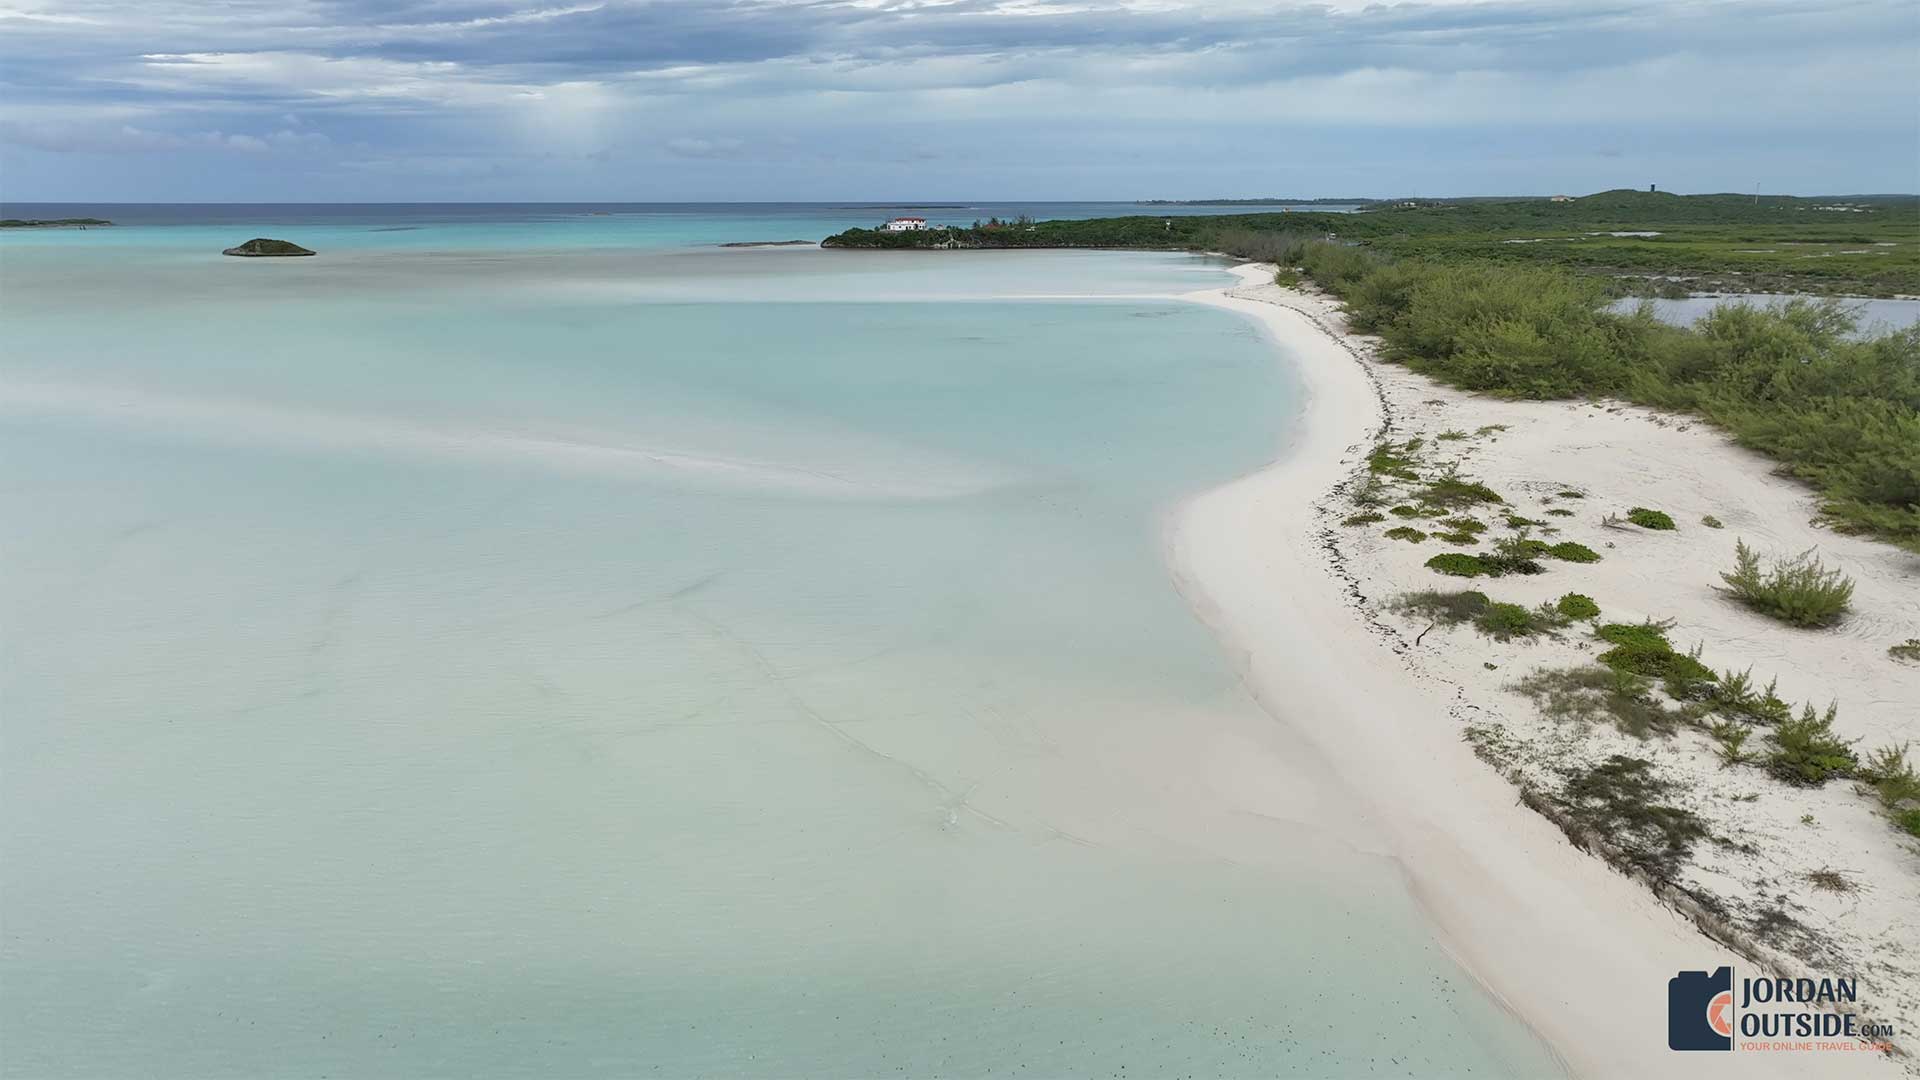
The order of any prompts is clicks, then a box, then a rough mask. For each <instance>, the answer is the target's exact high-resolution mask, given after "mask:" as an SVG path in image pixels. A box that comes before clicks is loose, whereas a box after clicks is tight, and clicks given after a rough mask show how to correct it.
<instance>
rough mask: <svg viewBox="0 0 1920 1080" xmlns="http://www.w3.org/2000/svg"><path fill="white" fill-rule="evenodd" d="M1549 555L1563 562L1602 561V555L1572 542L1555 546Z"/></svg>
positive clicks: (1583, 545)
mask: <svg viewBox="0 0 1920 1080" xmlns="http://www.w3.org/2000/svg"><path fill="white" fill-rule="evenodd" d="M1547 554H1549V555H1551V556H1553V557H1554V558H1556V559H1559V560H1560V561H1562V562H1577V563H1593V562H1599V561H1600V553H1599V552H1597V551H1595V550H1593V549H1592V548H1590V547H1588V546H1587V545H1585V544H1576V543H1574V542H1573V541H1571V540H1567V541H1564V542H1562V543H1558V544H1555V545H1553V546H1552V547H1550V548H1548V549H1547Z"/></svg>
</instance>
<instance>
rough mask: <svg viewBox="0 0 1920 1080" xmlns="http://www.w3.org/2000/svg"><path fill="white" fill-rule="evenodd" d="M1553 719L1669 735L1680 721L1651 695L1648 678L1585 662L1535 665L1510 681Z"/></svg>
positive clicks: (1677, 714)
mask: <svg viewBox="0 0 1920 1080" xmlns="http://www.w3.org/2000/svg"><path fill="white" fill-rule="evenodd" d="M1513 689H1514V691H1515V692H1517V693H1520V694H1524V695H1525V696H1527V697H1528V698H1531V699H1532V700H1533V703H1534V704H1535V705H1537V706H1539V708H1540V711H1541V713H1542V714H1544V715H1545V716H1547V717H1548V718H1550V719H1554V720H1574V721H1580V722H1583V723H1596V722H1602V721H1604V722H1606V723H1610V724H1612V725H1613V726H1615V727H1617V728H1619V729H1620V730H1621V731H1623V732H1625V733H1626V734H1628V735H1632V736H1633V737H1634V738H1636V739H1644V738H1646V737H1648V736H1649V735H1654V734H1659V735H1671V734H1673V733H1674V732H1675V731H1677V730H1678V729H1679V727H1680V725H1681V724H1682V723H1683V722H1684V721H1686V719H1687V716H1686V714H1685V713H1683V712H1681V711H1680V710H1678V709H1672V708H1668V707H1667V706H1666V705H1664V704H1662V703H1661V702H1660V700H1659V699H1658V698H1656V697H1654V695H1653V687H1652V683H1650V682H1648V681H1647V680H1646V679H1643V678H1641V677H1640V676H1638V675H1635V674H1633V673H1632V672H1630V671H1617V670H1615V669H1613V668H1607V667H1601V666H1600V665H1598V664H1587V665H1584V666H1581V667H1572V668H1565V669H1562V670H1558V671H1536V672H1534V673H1533V674H1531V675H1529V676H1527V677H1526V678H1524V679H1522V680H1520V681H1519V682H1517V683H1515V684H1514V685H1513Z"/></svg>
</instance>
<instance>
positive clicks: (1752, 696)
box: [1705, 668, 1793, 727]
mask: <svg viewBox="0 0 1920 1080" xmlns="http://www.w3.org/2000/svg"><path fill="white" fill-rule="evenodd" d="M1779 685H1780V680H1779V679H1775V680H1773V681H1772V682H1770V683H1768V684H1767V687H1766V689H1764V690H1759V689H1755V684H1754V681H1753V669H1752V668H1748V669H1747V670H1745V671H1733V670H1731V669H1729V670H1727V671H1724V672H1722V673H1721V675H1720V678H1719V679H1718V680H1717V681H1716V682H1714V683H1712V684H1711V689H1710V690H1709V691H1708V692H1707V694H1706V696H1705V701H1706V704H1707V707H1708V708H1709V709H1711V710H1712V711H1714V712H1716V713H1719V714H1721V715H1722V716H1729V717H1737V718H1739V719H1742V720H1745V721H1747V722H1748V723H1752V724H1760V725H1762V726H1765V727H1772V726H1774V725H1775V724H1778V723H1781V722H1782V721H1785V720H1788V719H1791V718H1792V716H1793V707H1792V706H1790V705H1788V704H1787V703H1786V702H1784V701H1782V700H1780V697H1779V695H1778V694H1776V693H1775V692H1774V691H1775V689H1776V688H1777V687H1778V686H1779Z"/></svg>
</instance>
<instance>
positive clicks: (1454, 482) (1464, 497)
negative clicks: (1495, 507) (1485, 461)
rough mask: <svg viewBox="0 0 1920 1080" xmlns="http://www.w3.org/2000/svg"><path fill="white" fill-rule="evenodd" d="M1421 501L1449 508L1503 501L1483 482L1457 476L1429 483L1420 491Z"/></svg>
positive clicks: (1445, 477)
mask: <svg viewBox="0 0 1920 1080" xmlns="http://www.w3.org/2000/svg"><path fill="white" fill-rule="evenodd" d="M1420 498H1421V501H1423V502H1426V503H1430V504H1432V505H1434V506H1444V507H1446V508H1447V509H1449V510H1452V509H1458V508H1459V507H1463V506H1473V505H1475V504H1477V503H1501V502H1505V501H1506V500H1505V499H1502V498H1501V497H1500V495H1499V493H1498V492H1496V491H1494V490H1493V489H1492V488H1490V487H1488V486H1487V485H1485V484H1481V483H1477V482H1475V481H1472V480H1462V479H1460V478H1459V477H1457V476H1443V477H1441V478H1439V479H1438V480H1435V481H1433V482H1432V483H1429V484H1428V485H1427V486H1426V487H1425V488H1424V489H1423V490H1422V491H1421V492H1420Z"/></svg>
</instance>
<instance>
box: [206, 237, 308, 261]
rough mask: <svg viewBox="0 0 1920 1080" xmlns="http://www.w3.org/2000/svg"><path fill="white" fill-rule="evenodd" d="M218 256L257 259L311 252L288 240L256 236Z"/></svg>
mask: <svg viewBox="0 0 1920 1080" xmlns="http://www.w3.org/2000/svg"><path fill="white" fill-rule="evenodd" d="M220 254H222V255H239V256H241V257H243V258H249V259H258V258H265V257H268V256H273V255H311V254H313V252H311V251H308V250H307V249H306V248H303V247H301V246H300V245H299V244H296V243H293V242H292V241H289V240H269V239H267V238H266V237H264V236H256V237H254V238H253V239H251V240H249V241H247V242H246V243H244V244H241V245H240V246H239V247H230V248H228V249H227V250H225V251H223V252H221V253H220Z"/></svg>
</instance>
